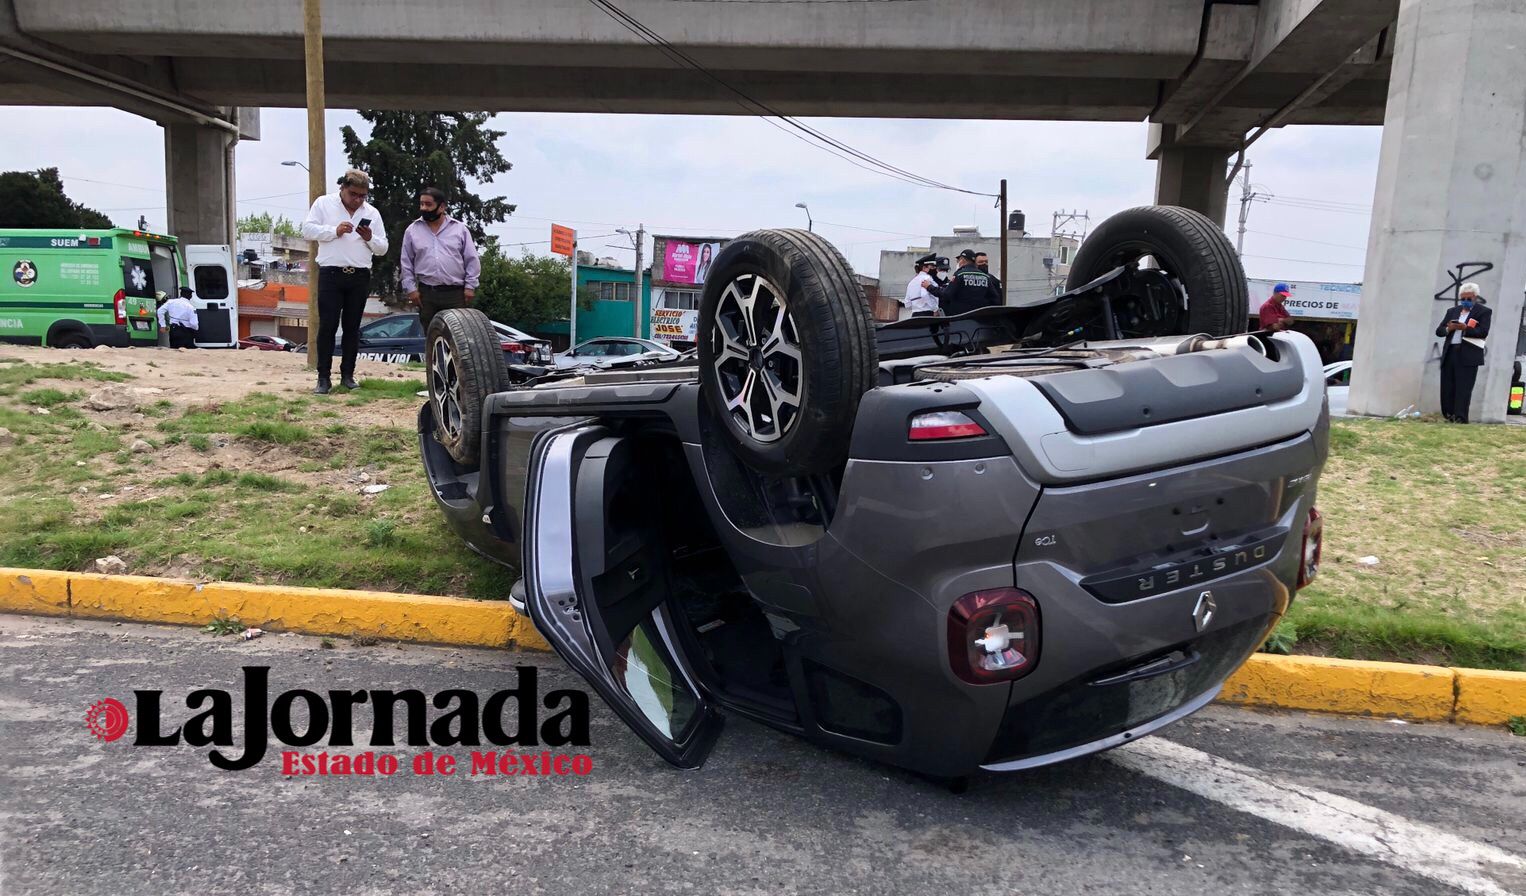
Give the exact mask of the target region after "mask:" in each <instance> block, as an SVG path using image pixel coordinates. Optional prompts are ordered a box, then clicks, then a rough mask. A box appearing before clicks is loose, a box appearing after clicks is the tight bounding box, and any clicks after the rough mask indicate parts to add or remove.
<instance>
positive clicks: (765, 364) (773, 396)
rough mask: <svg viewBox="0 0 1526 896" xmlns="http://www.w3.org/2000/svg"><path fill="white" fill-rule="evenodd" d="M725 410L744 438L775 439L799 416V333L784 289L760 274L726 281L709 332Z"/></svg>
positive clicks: (801, 376) (802, 383)
mask: <svg viewBox="0 0 1526 896" xmlns="http://www.w3.org/2000/svg"><path fill="white" fill-rule="evenodd" d="M709 337H710V346H711V350H712V351H711V356H712V358H713V360H712V362H711V365H712V367H713V369H714V372H715V375H716V381H717V383H718V384H719V386H720V392H721V399H722V400H723V402H724V404H725V409H726V413H727V414H728V415H729V416H730V417H731V419H732V422H733V423H735V424H736V425H737V426H738V427H739V428H740V429H741V430H742V431H743V432H744V433H746V434H747V436H748V437H750V438H752V439H753V440H755V441H758V442H764V443H768V442H777V441H778V440H780V439H782V438H784V437H785V436H786V435H788V434H789V433H790V432H791V431H792V430H793V429H794V426H795V423H796V421H798V420H799V419H800V408H801V404H802V401H803V398H804V395H803V392H804V388H805V376H804V372H805V371H804V368H803V365H802V363H801V350H800V334H799V330H798V329H797V328H796V326H795V319H794V317H793V316H792V315H791V314H790V310H789V305H788V303H787V302H786V300H785V298H784V291H783V290H781V289H779V287H778V286H777V285H775V284H774V283H773V282H772V281H770V280H769V279H768V278H766V277H764V276H762V275H761V274H742V275H740V276H738V277H736V278H735V279H734V280H732V281H731V282H730V283H728V284H726V288H725V289H723V290H722V291H721V297H720V301H719V302H718V303H717V305H716V310H715V323H714V325H713V326H712V327H711V331H710V334H709Z"/></svg>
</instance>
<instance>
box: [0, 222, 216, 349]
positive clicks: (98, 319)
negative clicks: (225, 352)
mask: <svg viewBox="0 0 1526 896" xmlns="http://www.w3.org/2000/svg"><path fill="white" fill-rule="evenodd" d="M187 268H189V271H190V274H189V276H188V275H187ZM234 283H235V282H234V279H233V256H232V253H231V252H230V251H229V248H228V247H227V246H186V247H184V250H183V251H182V247H181V246H180V243H179V240H177V239H176V238H175V237H172V236H165V235H163V234H154V233H149V232H147V231H141V230H125V229H121V228H116V229H111V230H67V231H65V230H0V342H9V343H15V344H21V345H45V346H50V347H53V348H94V347H95V346H98V345H107V346H113V347H117V348H126V347H129V346H149V347H152V346H154V345H157V344H158V341H159V326H158V321H157V311H158V302H157V295H158V294H159V293H163V294H164V295H166V296H172V295H175V293H176V292H177V291H178V290H179V289H180V287H181V286H182V285H188V286H191V287H192V289H193V290H195V292H196V298H195V299H193V302H194V304H195V305H196V313H197V316H198V319H199V323H200V325H201V328H200V330H199V331H198V333H197V342H196V344H197V345H198V346H199V347H203V348H231V347H233V346H235V345H237V343H238V337H237V332H238V293H237V291H236V289H235V288H234Z"/></svg>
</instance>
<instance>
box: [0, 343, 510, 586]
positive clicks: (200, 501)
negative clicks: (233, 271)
mask: <svg viewBox="0 0 1526 896" xmlns="http://www.w3.org/2000/svg"><path fill="white" fill-rule="evenodd" d="M206 354H210V353H206ZM39 380H46V382H47V385H45V386H41V387H39V386H37V385H34V383H36V382H37V381H39ZM103 382H104V383H125V384H126V385H127V386H129V387H130V386H132V385H133V383H132V381H130V380H128V379H127V378H125V377H121V376H114V375H112V374H111V372H109V371H104V370H101V369H99V368H97V367H93V366H90V365H89V364H88V363H76V364H71V365H57V366H55V365H47V366H41V365H32V364H26V363H21V364H17V363H10V364H0V427H4V428H5V429H7V430H9V431H10V432H11V434H12V436H11V442H12V443H11V444H10V445H8V446H6V447H3V448H0V455H3V459H4V466H5V470H6V476H5V477H4V478H3V481H0V504H3V505H5V507H6V508H7V512H6V513H5V514H3V515H0V565H4V566H20V567H37V568H48V569H66V570H82V569H87V568H89V566H90V564H91V563H92V561H94V560H95V559H96V558H98V557H103V556H106V555H109V554H115V555H117V556H119V557H121V558H123V559H124V560H125V561H126V562H127V564H128V569H129V571H131V572H133V573H137V574H142V575H171V576H180V577H187V578H197V579H227V580H233V581H242V582H254V583H263V584H291V585H303V586H313V587H338V588H363V589H376V590H381V591H396V592H407V593H418V594H445V595H464V596H468V597H476V598H504V597H506V596H507V594H508V591H509V586H510V585H511V584H512V582H513V577H512V575H510V574H509V572H508V571H507V570H504V569H503V568H502V567H499V566H496V565H495V564H492V563H489V562H487V561H486V560H483V559H482V558H481V557H479V556H477V555H476V554H473V553H472V552H471V551H469V550H467V549H466V548H465V546H463V545H462V544H461V542H460V540H459V539H458V538H456V536H455V535H454V534H453V533H452V532H450V531H449V529H447V528H446V526H445V524H444V521H443V518H442V517H441V516H440V513H439V511H438V510H436V509H435V507H434V504H433V501H432V500H431V498H430V496H429V493H428V491H427V487H426V484H425V482H424V478H423V473H422V470H421V468H420V467H419V463H418V458H417V451H418V449H417V445H416V442H415V436H414V434H413V432H412V431H411V430H409V429H407V428H405V427H404V426H401V425H397V424H398V423H400V422H403V421H406V420H407V418H408V417H410V416H411V414H412V412H413V410H414V409H415V408H417V406H418V403H419V399H418V398H417V397H416V395H415V393H416V392H417V391H418V390H420V389H421V388H423V381H422V377H418V378H414V377H410V378H409V379H407V380H401V381H400V380H363V381H362V383H361V389H360V390H358V391H357V392H355V393H353V394H349V395H346V394H344V393H342V392H337V393H335V394H333V395H330V396H279V395H275V394H269V393H260V392H256V393H253V394H250V395H248V396H246V397H243V398H240V399H238V400H236V401H230V402H194V403H190V404H188V405H179V404H177V403H176V402H173V401H170V400H168V399H165V398H159V397H157V395H156V394H147V395H144V396H140V399H139V400H138V401H137V403H135V404H133V405H131V406H130V407H126V408H122V409H121V410H119V411H115V412H111V413H104V414H99V413H96V412H94V411H92V410H91V409H90V408H89V407H88V406H86V405H85V404H84V400H85V399H86V397H87V395H88V394H89V393H90V392H91V391H92V389H94V388H97V387H100V386H101V385H102V383H103ZM389 406H390V407H389ZM39 409H41V410H45V411H47V413H46V414H42V413H39ZM367 418H375V419H377V420H378V422H376V423H367V422H364V421H365V420H366V419H367ZM380 486H385V488H380Z"/></svg>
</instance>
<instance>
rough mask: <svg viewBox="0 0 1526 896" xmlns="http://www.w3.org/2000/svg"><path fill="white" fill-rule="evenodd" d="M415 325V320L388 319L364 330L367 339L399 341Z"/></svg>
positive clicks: (405, 318) (416, 322) (416, 320)
mask: <svg viewBox="0 0 1526 896" xmlns="http://www.w3.org/2000/svg"><path fill="white" fill-rule="evenodd" d="M417 324H418V319H417V318H411V317H389V318H385V319H383V320H379V321H377V322H376V323H374V324H371V325H369V326H367V327H364V330H365V332H366V338H367V339H400V338H402V337H404V336H407V335H408V330H409V326H410V325H417Z"/></svg>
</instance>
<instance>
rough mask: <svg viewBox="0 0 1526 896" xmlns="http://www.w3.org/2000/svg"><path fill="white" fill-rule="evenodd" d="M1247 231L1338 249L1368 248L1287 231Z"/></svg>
mask: <svg viewBox="0 0 1526 896" xmlns="http://www.w3.org/2000/svg"><path fill="white" fill-rule="evenodd" d="M1245 232H1246V233H1254V234H1256V235H1258V236H1274V237H1277V238H1278V239H1282V240H1297V241H1298V242H1300V243H1314V244H1316V245H1320V246H1334V247H1335V248H1337V249H1358V250H1361V251H1364V252H1365V251H1366V250H1367V247H1366V246H1352V245H1348V244H1346V243H1327V242H1325V241H1324V240H1311V239H1309V238H1307V237H1302V236H1290V235H1288V234H1286V233H1269V232H1267V231H1265V230H1247V231H1245Z"/></svg>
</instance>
